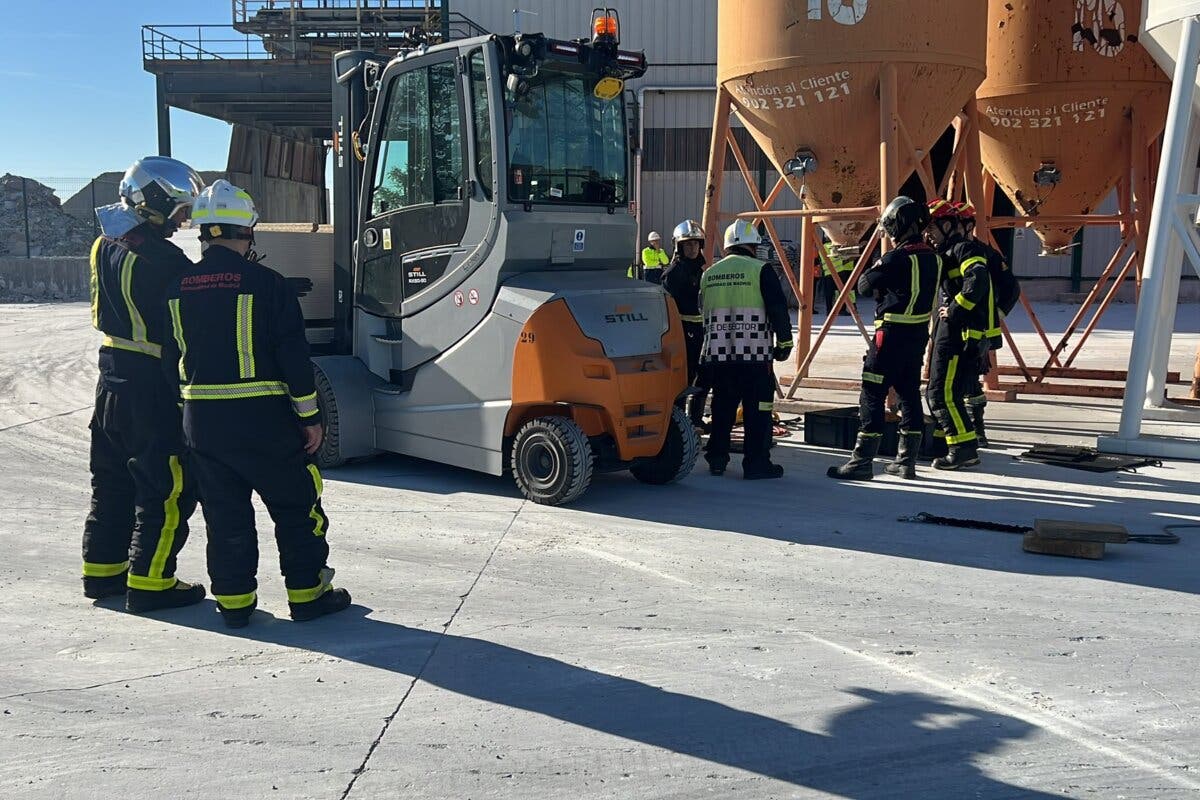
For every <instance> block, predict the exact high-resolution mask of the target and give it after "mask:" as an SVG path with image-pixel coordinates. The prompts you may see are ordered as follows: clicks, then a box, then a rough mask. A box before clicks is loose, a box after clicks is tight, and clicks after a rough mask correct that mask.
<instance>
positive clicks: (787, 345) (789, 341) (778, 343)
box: [775, 339, 792, 347]
mask: <svg viewBox="0 0 1200 800" xmlns="http://www.w3.org/2000/svg"><path fill="white" fill-rule="evenodd" d="M775 346H776V347H791V346H792V340H791V339H788V340H787V341H786V342H776V344H775Z"/></svg>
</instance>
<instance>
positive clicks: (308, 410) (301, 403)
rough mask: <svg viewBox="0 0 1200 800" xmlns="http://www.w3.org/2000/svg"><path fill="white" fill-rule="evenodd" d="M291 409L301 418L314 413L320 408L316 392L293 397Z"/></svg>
mask: <svg viewBox="0 0 1200 800" xmlns="http://www.w3.org/2000/svg"><path fill="white" fill-rule="evenodd" d="M292 410H293V411H295V412H296V416H298V417H300V418H301V419H306V418H307V417H311V416H313V415H314V414H316V413H317V411H319V410H320V409H319V407H318V406H317V393H316V392H313V393H312V394H306V395H304V397H293V398H292Z"/></svg>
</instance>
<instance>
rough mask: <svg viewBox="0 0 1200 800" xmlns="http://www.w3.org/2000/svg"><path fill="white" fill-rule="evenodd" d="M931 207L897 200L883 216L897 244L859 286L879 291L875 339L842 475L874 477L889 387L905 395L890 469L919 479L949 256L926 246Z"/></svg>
mask: <svg viewBox="0 0 1200 800" xmlns="http://www.w3.org/2000/svg"><path fill="white" fill-rule="evenodd" d="M928 224H929V211H928V210H927V209H926V208H925V206H924V205H922V204H920V203H917V202H915V201H913V200H911V199H910V198H908V197H897V198H896V199H895V200H893V201H892V202H891V203H890V204H889V205H888V207H887V208H886V209H884V211H883V216H882V217H881V218H880V220H879V225H880V227H882V228H883V231H884V233H886V234H887V236H888V238H889V239H891V240H892V242H893V243H894V244H895V246H896V247H895V249H894V250H891V251H889V252H888V253H887V254H885V255H884V256H883V257H882V258H880V259H879V260H878V261H876V262H875V264H874V265H873V266H872V267H871V268H870V269H869V270H867V271H866V272H864V273H863V274H862V277H860V278H859V280H858V291H859V292H860V293H862V294H864V295H874V296H875V337H874V339H873V340H872V342H871V345H870V347H869V348H868V350H867V354H866V355H865V356H864V357H863V373H862V393H861V395H860V396H859V432H858V438H857V440H856V441H855V443H854V452H853V454H852V455H851V456H850V460H849V461H847V462H846V463H845V464H843V465H842V466H840V467H830V468H829V472H828V475H829V477H831V478H837V479H839V480H870V479H871V478H872V477H873V474H874V473H873V470H872V467H871V465H872V461H873V460H874V458H875V456H876V455H877V454H878V452H879V443H880V439H881V437H882V436H883V430H884V413H885V407H886V405H887V398H888V390H889V389H892V388H894V389H895V390H896V394H897V395H898V397H899V399H900V444H899V450H898V453H897V456H896V460H895V461H894V462H893V463H891V464H888V465H887V466H886V467H885V469H886V471H887V472H888V473H889V474H892V475H899V476H900V477H903V478H910V479H911V478H915V477H917V453H918V451H919V450H920V449H921V436H922V433H923V432H924V429H925V412H924V410H923V409H922V407H921V366H922V364H923V363H924V361H925V348H926V346H927V345H928V343H929V320H930V318H931V317H932V315H933V309H934V307H935V306H936V305H937V292H938V286H939V284H940V283H941V276H942V258H941V256H939V255H938V254H937V253H935V252H934V251H933V248H932V247H930V246H929V245H928V244H926V243H925V240H924V232H925V228H926V226H927V225H928Z"/></svg>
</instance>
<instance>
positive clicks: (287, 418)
mask: <svg viewBox="0 0 1200 800" xmlns="http://www.w3.org/2000/svg"><path fill="white" fill-rule="evenodd" d="M184 433H185V436H186V440H187V444H188V447H189V448H191V460H192V462H193V464H194V469H195V473H196V478H197V480H198V481H199V484H200V491H201V494H202V496H203V497H204V521H205V523H206V524H207V526H208V574H209V577H210V578H211V580H212V592H213V596H214V597H215V598H216V600H217V602H218V603H219V604H220V605H221V607H222V608H224V609H228V610H234V609H239V608H246V607H247V606H250V605H251V604H253V603H254V602H255V601H256V600H257V589H258V581H257V579H256V575H257V573H258V533H257V530H256V529H255V525H254V507H253V506H252V505H251V497H250V496H251V492H256V493H257V494H258V496H259V497H260V498H261V499H262V501H263V504H264V505H265V506H266V507H267V512H268V513H269V514H270V515H271V520H272V521H273V522H274V523H275V543H276V545H277V546H278V548H279V568H280V571H281V572H282V573H283V577H284V585H285V586H286V587H287V594H288V601H289V602H292V603H304V602H310V601H312V600H315V599H316V598H317V597H318V596H319V595H320V592H322V591H324V589H326V588H328V587H327V585H325V582H324V581H323V580H322V577H321V570H323V569H325V567H326V563H325V562H326V560H327V559H328V556H329V546H328V544H327V543H326V541H325V533H326V531H327V530H328V527H329V521H328V519H327V518H326V517H325V512H324V510H323V509H322V508H321V474H320V472H319V471H318V470H317V467H316V465H314V464H312V463H310V461H309V459H308V457H307V456H306V454H305V453H304V447H303V438H302V433H301V431H300V426H299V423H298V421H297V420H296V416H295V414H293V413H292V410H291V407H290V406H289V404H288V401H287V399H286V398H282V397H258V398H250V399H245V400H198V401H188V403H187V404H186V405H185V407H184Z"/></svg>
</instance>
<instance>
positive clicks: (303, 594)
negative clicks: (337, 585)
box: [287, 583, 333, 603]
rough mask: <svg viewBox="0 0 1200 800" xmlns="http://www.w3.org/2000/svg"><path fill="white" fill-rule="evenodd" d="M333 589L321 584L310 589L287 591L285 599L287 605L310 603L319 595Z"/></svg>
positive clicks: (326, 584)
mask: <svg viewBox="0 0 1200 800" xmlns="http://www.w3.org/2000/svg"><path fill="white" fill-rule="evenodd" d="M332 588H333V587H332V586H330V585H329V584H328V583H322V584H320V585H318V586H314V587H313V588H311V589H288V590H287V597H288V602H289V603H311V602H312V601H313V600H316V599H317V598H318V597H320V596H321V595H323V594H325V593H326V592H328V591H329V590H330V589H332Z"/></svg>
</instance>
